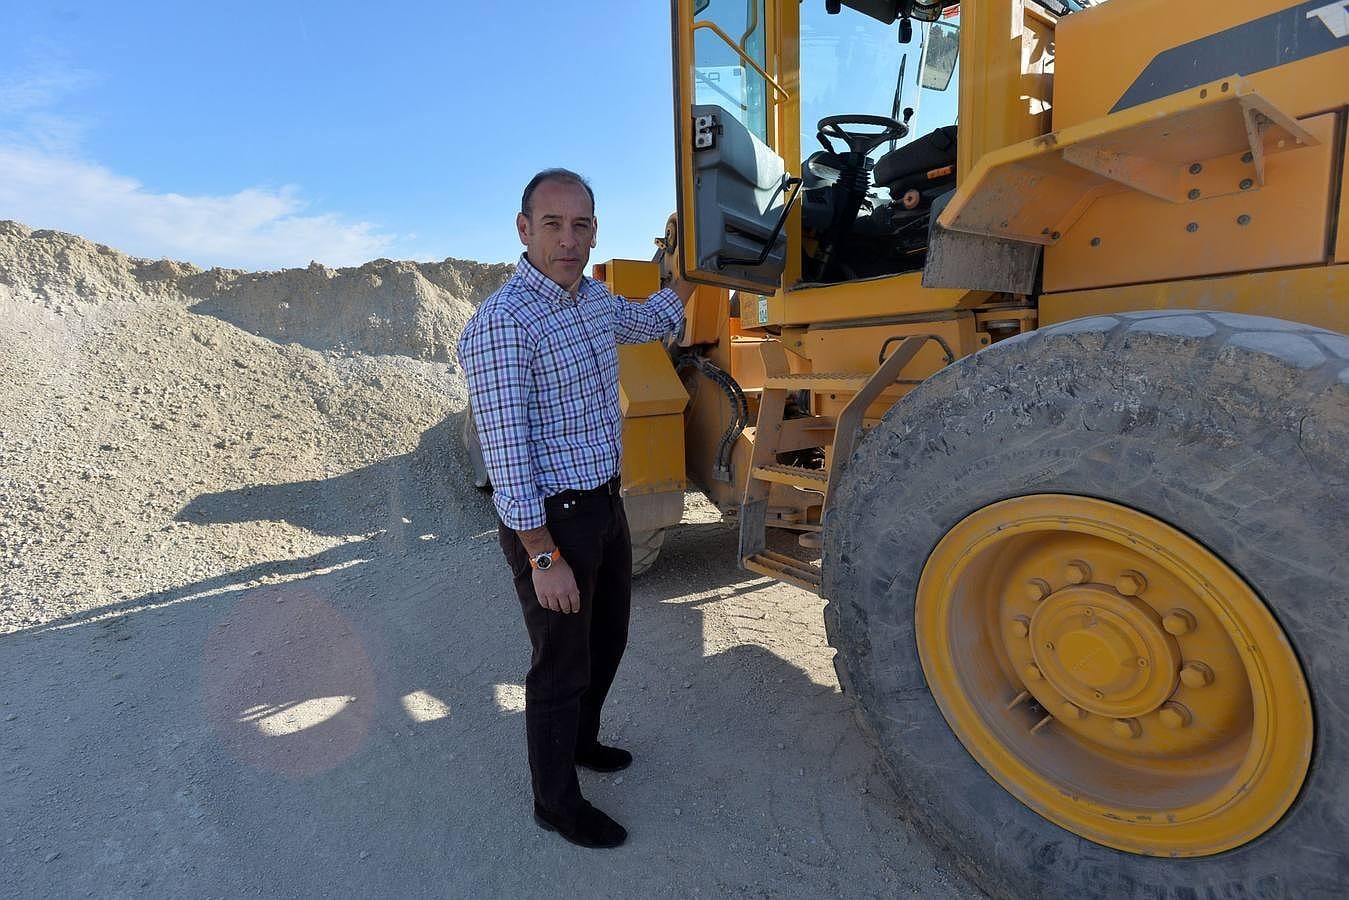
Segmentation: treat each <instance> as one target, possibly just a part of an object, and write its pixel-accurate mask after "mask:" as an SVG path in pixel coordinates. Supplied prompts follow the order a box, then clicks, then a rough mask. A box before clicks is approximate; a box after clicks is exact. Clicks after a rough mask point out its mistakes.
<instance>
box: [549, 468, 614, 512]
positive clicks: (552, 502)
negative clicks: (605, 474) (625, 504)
mask: <svg viewBox="0 0 1349 900" xmlns="http://www.w3.org/2000/svg"><path fill="white" fill-rule="evenodd" d="M622 483H623V479H622V477H621V476H618V475H615V476H614V477H613V478H610V479H609V480H608V481H606V482H604V483H603V484H601V485H597V486H596V487H593V488H586V489H585V490H577V489H575V488H571V489H568V490H565V491H561V492H560V493H557V494H553V495H552V496H551V497H548V498H546V499H545V500H544V501H543V503H544V506H545V507H549V508H554V509H570V508H572V507H573V506H575V505H576V504H577V503H579V502H581V501H583V500H587V499H590V498H593V497H617V496H618V491H619V487H620V486H621V485H622Z"/></svg>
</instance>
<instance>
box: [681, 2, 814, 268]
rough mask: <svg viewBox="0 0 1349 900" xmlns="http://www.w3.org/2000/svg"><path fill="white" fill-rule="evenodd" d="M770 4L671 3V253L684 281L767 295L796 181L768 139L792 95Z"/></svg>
mask: <svg viewBox="0 0 1349 900" xmlns="http://www.w3.org/2000/svg"><path fill="white" fill-rule="evenodd" d="M777 5H778V4H776V3H775V2H772V0H674V70H675V85H674V88H675V129H674V130H675V162H676V166H677V168H678V181H677V197H678V210H679V221H680V229H681V233H680V238H679V245H680V253H679V258H680V263H681V267H682V269H683V273H684V276H685V277H686V278H688V279H689V280H691V281H696V282H701V283H704V284H714V285H719V286H722V287H728V288H742V289H748V290H754V291H756V292H759V293H771V292H773V291H775V290H777V288H778V287H779V285H780V283H781V280H782V275H783V272H784V270H785V269H786V267H787V258H788V257H787V248H788V245H789V243H790V244H792V245H793V246H795V245H796V241H795V240H791V241H789V231H790V227H789V220H790V222H791V223H794V222H795V221H796V220H797V218H798V217H796V216H791V215H789V214H790V212H791V210H792V208H793V206H794V204H795V200H796V195H797V192H798V191H799V190H800V186H801V182H800V180H799V179H798V178H794V177H792V176H791V175H790V174H789V173H788V170H787V166H786V164H785V162H784V160H783V157H782V155H780V153H779V150H778V149H777V147H776V139H775V135H776V134H777V133H779V131H780V130H781V129H780V127H779V126H780V119H781V116H782V114H783V107H784V106H785V105H786V104H787V103H788V101H790V100H791V97H790V95H789V94H788V92H787V91H786V89H785V88H784V87H783V86H782V83H781V80H780V78H779V77H778V75H777V70H778V68H779V66H778V63H777V61H776V60H777V59H779V58H780V55H781V54H780V53H779V51H778V48H777V46H776V43H777V32H778V28H777V25H778V23H777V21H776V19H775V18H774V17H775V15H776V9H775V7H776V6H777ZM789 5H790V6H792V7H793V9H792V12H793V13H794V12H795V8H794V7H795V3H792V4H789ZM793 50H794V48H793Z"/></svg>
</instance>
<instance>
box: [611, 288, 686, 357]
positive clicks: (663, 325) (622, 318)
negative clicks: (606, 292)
mask: <svg viewBox="0 0 1349 900" xmlns="http://www.w3.org/2000/svg"><path fill="white" fill-rule="evenodd" d="M611 297H612V295H611ZM612 300H613V303H614V336H615V337H616V338H617V339H618V342H619V343H620V344H644V343H646V342H647V341H658V340H660V339H661V338H663V337H665V336H666V335H668V334H674V333H675V332H678V331H682V330H683V328H684V301H682V300H680V299H679V295H678V294H676V293H675V292H674V291H672V290H671V289H670V288H664V289H663V290H659V291H656V293H654V294H652V295H651V296H650V297H648V298H647V299H646V302H645V303H631V302H629V301H627V300H625V299H623V298H622V297H612Z"/></svg>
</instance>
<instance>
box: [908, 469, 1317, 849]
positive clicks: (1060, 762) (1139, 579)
mask: <svg viewBox="0 0 1349 900" xmlns="http://www.w3.org/2000/svg"><path fill="white" fill-rule="evenodd" d="M916 633H917V641H918V652H919V656H920V658H921V660H922V665H923V670H924V673H925V674H926V676H927V679H928V683H929V685H930V687H931V689H932V693H933V695H934V697H935V698H936V700H937V703H938V705H939V706H940V708H941V710H942V713H943V715H944V716H945V717H946V720H947V722H948V723H949V724H950V725H951V727H952V729H953V730H954V731H955V732H956V734H957V736H958V737H959V738H960V740H961V742H962V743H963V744H964V745H965V747H966V748H967V749H968V750H969V751H970V753H971V754H972V755H973V756H974V757H975V759H976V760H978V762H979V763H980V765H982V766H983V767H984V768H985V769H986V770H987V771H988V772H989V774H991V775H992V776H993V777H994V778H995V779H997V781H998V782H999V783H1000V784H1001V785H1002V786H1003V787H1004V788H1006V789H1007V790H1008V791H1010V792H1011V793H1012V794H1013V795H1014V796H1015V797H1017V798H1018V799H1020V800H1021V801H1022V802H1023V803H1025V804H1027V805H1028V806H1030V807H1031V808H1032V809H1034V810H1035V811H1036V812H1038V813H1040V814H1041V815H1043V816H1045V817H1046V818H1048V819H1050V820H1051V821H1053V822H1055V823H1057V824H1058V825H1060V826H1062V827H1064V828H1067V829H1068V830H1070V831H1072V832H1074V833H1076V834H1079V835H1081V836H1083V837H1085V838H1087V839H1089V840H1092V841H1095V842H1097V843H1100V844H1104V845H1106V846H1109V847H1114V848H1116V849H1120V850H1125V851H1129V852H1134V853H1141V854H1147V855H1154V856H1202V855H1207V854H1211V853H1218V852H1221V851H1223V850H1227V849H1230V848H1232V847H1237V846H1240V845H1241V844H1244V843H1246V842H1247V841H1250V840H1252V839H1253V838H1255V837H1257V836H1258V835H1260V834H1261V833H1263V832H1264V831H1266V830H1267V829H1268V828H1270V827H1271V826H1272V825H1273V824H1274V823H1275V822H1277V821H1278V819H1279V817H1280V816H1282V814H1283V813H1284V812H1285V811H1286V810H1287V809H1288V807H1289V806H1290V805H1291V803H1292V802H1293V800H1294V798H1295V797H1296V796H1297V792H1298V790H1299V788H1300V787H1301V785H1302V782H1303V779H1304V778H1305V776H1306V772H1307V767H1308V764H1309V761H1310V758H1311V737H1312V734H1313V727H1312V715H1311V702H1310V696H1309V692H1308V689H1307V684H1306V681H1305V680H1304V678H1303V676H1302V672H1301V669H1300V668H1299V666H1298V663H1297V660H1296V658H1295V657H1294V655H1293V652H1292V649H1291V646H1290V644H1289V642H1288V640H1287V639H1286V637H1285V636H1284V634H1283V632H1282V630H1281V629H1280V628H1279V626H1278V624H1277V623H1276V622H1275V620H1274V618H1273V616H1272V615H1271V614H1270V613H1269V610H1268V609H1267V608H1266V607H1265V605H1264V603H1263V602H1261V600H1260V599H1259V597H1257V596H1256V595H1255V593H1254V592H1253V591H1252V590H1251V589H1250V587H1248V586H1247V585H1246V584H1245V582H1243V581H1242V580H1241V578H1240V577H1239V576H1237V575H1236V573H1234V572H1233V571H1232V570H1231V569H1230V568H1228V567H1227V566H1226V565H1225V564H1224V563H1223V562H1222V561H1221V560H1220V559H1219V558H1218V557H1216V556H1214V555H1213V554H1212V553H1210V552H1209V551H1208V550H1207V549H1205V548H1204V547H1202V546H1201V545H1199V544H1198V543H1196V542H1195V541H1193V540H1191V539H1190V538H1189V537H1187V536H1185V535H1184V534H1182V533H1181V532H1179V531H1177V530H1175V529H1174V528H1171V527H1170V526H1168V525H1166V524H1164V523H1162V522H1160V521H1158V520H1157V519H1154V518H1152V517H1151V516H1148V515H1145V514H1143V513H1140V512H1138V511H1136V510H1133V509H1129V508H1127V507H1123V506H1120V505H1117V504H1113V503H1108V502H1106V501H1102V500H1096V499H1092V498H1087V497H1076V496H1068V495H1048V494H1042V495H1033V496H1028V497H1020V498H1015V499H1012V500H1005V501H1002V502H999V503H994V504H992V505H990V506H987V507H985V508H983V509H981V510H978V511H976V512H975V513H973V514H971V515H969V516H968V517H966V518H965V519H964V520H962V521H961V522H960V523H958V524H957V525H956V526H955V527H954V528H952V529H951V531H949V532H948V533H947V534H946V536H945V537H944V538H943V539H942V540H941V541H940V542H939V543H938V545H937V547H936V549H935V550H934V551H933V553H932V555H931V557H930V558H929V559H928V562H927V565H926V566H925V568H924V570H923V574H922V578H921V581H920V583H919V588H918V597H917V608H916Z"/></svg>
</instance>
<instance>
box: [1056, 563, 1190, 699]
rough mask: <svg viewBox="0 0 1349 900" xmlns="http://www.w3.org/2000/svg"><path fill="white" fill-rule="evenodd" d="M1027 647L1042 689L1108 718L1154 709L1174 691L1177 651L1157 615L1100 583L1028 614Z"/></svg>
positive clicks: (1071, 590) (1068, 591) (1067, 592)
mask: <svg viewBox="0 0 1349 900" xmlns="http://www.w3.org/2000/svg"><path fill="white" fill-rule="evenodd" d="M1030 646H1031V652H1032V654H1033V656H1034V659H1035V663H1036V665H1037V666H1038V667H1039V669H1040V671H1041V672H1042V673H1044V679H1045V686H1044V690H1045V691H1046V692H1048V691H1051V690H1052V691H1053V692H1054V693H1056V694H1057V695H1058V696H1059V697H1061V698H1063V699H1066V700H1069V701H1071V702H1072V703H1074V704H1076V705H1077V706H1079V707H1081V708H1082V709H1085V710H1087V711H1089V712H1092V713H1095V714H1096V715H1099V716H1109V717H1112V718H1126V717H1129V716H1141V715H1145V714H1147V713H1150V712H1152V711H1153V710H1154V709H1157V708H1158V707H1159V706H1161V705H1162V704H1163V703H1164V702H1166V698H1167V697H1169V696H1171V693H1172V691H1174V690H1175V682H1176V672H1177V671H1178V670H1179V668H1180V667H1179V665H1178V663H1177V660H1178V659H1179V657H1180V652H1179V647H1178V646H1177V645H1176V640H1175V638H1173V637H1171V636H1170V635H1169V634H1167V633H1166V632H1165V631H1164V630H1163V629H1162V625H1161V619H1160V617H1159V616H1158V615H1157V614H1156V613H1155V612H1154V611H1153V610H1151V609H1150V608H1149V607H1148V606H1147V605H1146V604H1144V603H1143V602H1142V601H1140V600H1137V599H1135V598H1132V597H1124V596H1122V595H1120V594H1119V593H1118V592H1117V591H1115V589H1114V588H1109V587H1106V586H1105V585H1100V584H1087V585H1077V586H1073V587H1067V588H1064V589H1062V590H1059V591H1055V592H1054V593H1052V594H1050V595H1049V597H1048V598H1047V599H1046V600H1045V601H1044V602H1043V603H1041V604H1040V606H1039V608H1038V609H1036V611H1035V614H1034V615H1033V616H1032V617H1031V624H1030ZM1037 696H1038V692H1037ZM1041 701H1042V703H1044V704H1045V705H1046V707H1047V708H1053V707H1052V706H1050V705H1049V702H1047V701H1046V698H1043V697H1042V698H1041ZM1050 702H1052V699H1051V701H1050Z"/></svg>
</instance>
